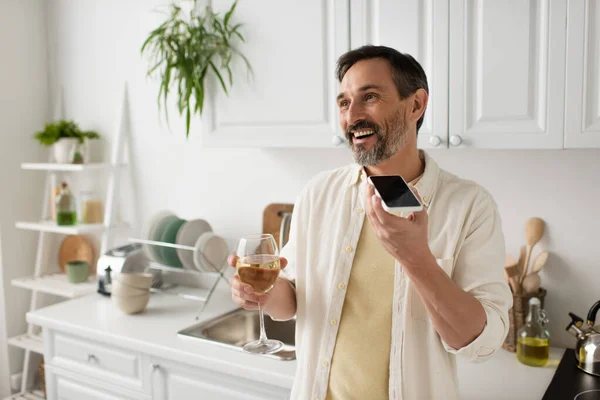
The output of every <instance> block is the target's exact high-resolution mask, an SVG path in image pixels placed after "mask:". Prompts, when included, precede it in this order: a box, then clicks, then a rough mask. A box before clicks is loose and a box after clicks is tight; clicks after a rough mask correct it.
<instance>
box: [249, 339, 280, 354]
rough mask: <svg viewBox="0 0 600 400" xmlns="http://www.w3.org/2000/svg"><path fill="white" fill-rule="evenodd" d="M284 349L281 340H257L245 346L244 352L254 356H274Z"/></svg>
mask: <svg viewBox="0 0 600 400" xmlns="http://www.w3.org/2000/svg"><path fill="white" fill-rule="evenodd" d="M282 347H283V343H281V342H280V341H279V340H273V339H267V341H266V342H260V341H259V340H255V341H254V342H250V343H247V344H246V345H245V346H244V351H246V352H248V353H252V354H273V353H275V352H277V351H279V350H281V348H282Z"/></svg>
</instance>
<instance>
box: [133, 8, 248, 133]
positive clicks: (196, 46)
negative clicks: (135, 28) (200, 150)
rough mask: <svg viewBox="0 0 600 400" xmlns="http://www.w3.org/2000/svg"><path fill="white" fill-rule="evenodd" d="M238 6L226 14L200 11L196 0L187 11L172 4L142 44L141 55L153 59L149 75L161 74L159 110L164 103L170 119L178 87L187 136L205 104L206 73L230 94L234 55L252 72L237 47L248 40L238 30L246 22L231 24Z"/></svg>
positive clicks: (167, 117)
mask: <svg viewBox="0 0 600 400" xmlns="http://www.w3.org/2000/svg"><path fill="white" fill-rule="evenodd" d="M236 5H237V0H236V1H235V2H234V3H233V5H232V6H231V8H230V9H229V10H228V11H227V12H226V13H225V14H223V15H221V14H219V13H215V12H214V11H213V10H212V8H211V7H206V8H205V9H204V12H203V13H200V12H198V11H197V7H196V0H194V4H193V7H192V9H191V11H190V12H189V15H188V13H186V12H184V11H183V10H182V8H181V7H179V6H178V5H176V4H171V5H170V7H169V10H170V12H169V13H168V18H167V20H166V21H165V22H163V23H162V24H161V25H160V26H159V27H158V28H156V29H154V30H153V31H152V32H150V34H149V36H148V38H147V39H146V41H145V42H144V44H143V45H142V48H141V53H142V55H148V56H149V57H150V59H151V64H150V67H149V69H148V76H152V75H154V74H155V73H157V74H158V77H159V78H160V89H159V92H158V99H157V100H158V107H159V110H160V109H161V108H162V107H164V112H165V118H166V121H167V124H168V123H169V115H168V111H167V100H168V99H169V98H170V97H169V96H170V95H171V89H175V88H176V90H177V108H178V111H179V115H181V116H183V115H184V114H185V119H186V138H187V137H189V134H190V120H191V117H192V116H193V115H196V114H198V115H202V111H203V109H204V96H205V94H206V84H205V82H206V77H207V76H208V75H209V74H214V76H215V77H216V78H217V79H218V81H219V83H220V85H221V87H222V88H223V91H224V92H225V93H226V94H228V85H229V86H230V87H231V85H232V84H233V73H232V70H231V62H232V59H233V57H234V56H239V57H240V58H241V59H242V60H243V61H244V63H245V64H246V66H247V68H248V70H249V71H251V67H250V63H249V62H248V59H247V58H246V57H245V56H244V55H243V54H242V53H241V52H240V51H239V50H238V49H237V48H236V47H235V44H236V42H239V41H241V42H244V37H243V36H242V34H241V33H240V31H239V29H240V27H241V26H242V24H239V23H238V24H233V23H232V16H233V13H234V11H235V7H236ZM224 77H225V78H224ZM161 103H162V107H161Z"/></svg>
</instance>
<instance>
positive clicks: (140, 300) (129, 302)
mask: <svg viewBox="0 0 600 400" xmlns="http://www.w3.org/2000/svg"><path fill="white" fill-rule="evenodd" d="M110 298H111V299H112V302H113V304H114V305H115V306H116V307H117V308H118V309H119V310H121V311H122V312H124V313H125V314H137V313H140V312H142V311H144V310H145V309H146V306H147V305H148V301H149V300H150V292H148V293H147V294H143V295H141V296H125V297H122V296H115V294H114V293H113V294H111V296H110Z"/></svg>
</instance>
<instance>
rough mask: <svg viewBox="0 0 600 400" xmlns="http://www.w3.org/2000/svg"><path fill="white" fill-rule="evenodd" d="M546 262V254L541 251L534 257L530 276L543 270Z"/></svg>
mask: <svg viewBox="0 0 600 400" xmlns="http://www.w3.org/2000/svg"><path fill="white" fill-rule="evenodd" d="M546 261H548V252H547V251H542V252H540V254H538V255H537V256H536V257H535V260H533V264H531V274H537V273H538V272H540V271H541V270H542V268H544V265H545V264H546Z"/></svg>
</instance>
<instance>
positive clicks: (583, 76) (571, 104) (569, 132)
mask: <svg viewBox="0 0 600 400" xmlns="http://www.w3.org/2000/svg"><path fill="white" fill-rule="evenodd" d="M567 37H568V43H567V56H568V57H567V90H566V93H567V96H566V101H567V104H566V116H565V118H566V124H565V129H566V130H565V147H566V148H584V147H588V148H590V147H596V148H600V2H598V1H594V0H592V1H589V0H585V1H583V0H581V1H570V2H569V23H568V35H567Z"/></svg>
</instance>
